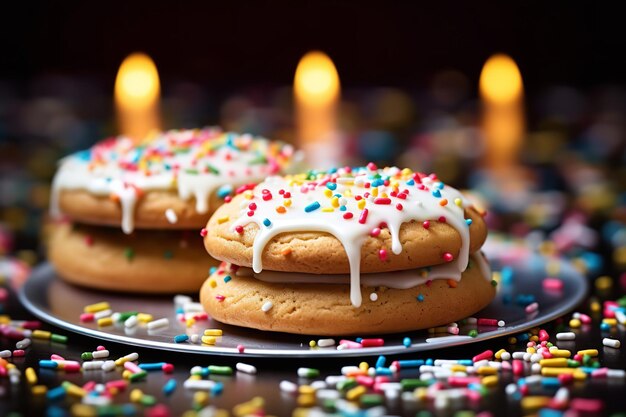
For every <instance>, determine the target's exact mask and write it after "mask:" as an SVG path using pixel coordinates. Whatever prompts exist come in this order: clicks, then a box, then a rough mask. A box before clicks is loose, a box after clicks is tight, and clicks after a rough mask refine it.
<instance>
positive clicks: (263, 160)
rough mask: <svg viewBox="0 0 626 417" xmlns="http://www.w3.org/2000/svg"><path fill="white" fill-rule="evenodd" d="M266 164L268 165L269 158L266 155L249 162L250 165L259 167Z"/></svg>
mask: <svg viewBox="0 0 626 417" xmlns="http://www.w3.org/2000/svg"><path fill="white" fill-rule="evenodd" d="M266 163H267V158H266V157H265V156H264V155H261V156H259V157H257V158H254V159H253V160H251V161H250V162H248V165H259V164H266Z"/></svg>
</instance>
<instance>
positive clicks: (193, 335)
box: [189, 333, 200, 343]
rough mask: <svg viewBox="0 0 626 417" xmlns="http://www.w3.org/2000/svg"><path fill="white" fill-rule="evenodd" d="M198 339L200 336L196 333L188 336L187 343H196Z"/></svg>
mask: <svg viewBox="0 0 626 417" xmlns="http://www.w3.org/2000/svg"><path fill="white" fill-rule="evenodd" d="M199 339H200V336H199V335H198V333H192V334H191V336H189V341H190V342H191V343H198V340H199Z"/></svg>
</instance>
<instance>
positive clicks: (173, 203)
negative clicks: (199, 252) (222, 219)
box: [51, 129, 294, 234]
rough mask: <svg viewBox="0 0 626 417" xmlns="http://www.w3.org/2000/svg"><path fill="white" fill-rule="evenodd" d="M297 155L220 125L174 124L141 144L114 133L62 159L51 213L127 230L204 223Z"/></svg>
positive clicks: (77, 220) (52, 198) (291, 149)
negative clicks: (198, 127) (186, 127)
mask: <svg viewBox="0 0 626 417" xmlns="http://www.w3.org/2000/svg"><path fill="white" fill-rule="evenodd" d="M293 159H294V150H293V148H292V147H291V146H290V145H286V144H283V143H280V142H273V141H269V140H267V139H263V138H254V137H252V136H250V135H237V134H234V133H224V132H222V131H220V130H217V129H202V130H172V131H169V132H164V133H161V134H159V135H158V136H156V137H155V138H150V139H146V140H145V141H144V142H142V143H140V144H136V143H134V142H133V141H132V140H131V139H129V138H126V137H117V138H110V139H107V140H104V141H102V142H100V143H98V144H96V145H94V146H93V147H92V148H90V149H88V150H85V151H82V152H78V153H75V154H73V155H70V156H68V157H66V158H64V159H63V160H62V161H61V162H60V166H59V169H58V171H57V173H56V175H55V177H54V180H53V182H52V197H51V213H52V215H53V216H54V217H58V216H59V215H61V214H63V215H65V216H67V217H69V218H70V219H71V220H73V221H75V222H80V223H88V224H98V225H114V226H121V227H122V230H123V231H124V232H125V233H127V234H128V233H131V232H132V231H133V229H134V228H135V227H137V228H140V229H190V228H191V229H198V228H201V227H202V226H204V225H205V224H206V221H207V220H208V218H209V216H210V214H211V213H212V212H213V211H214V210H215V208H216V207H217V206H218V205H219V204H221V203H222V202H223V201H229V200H230V198H231V197H232V196H233V195H235V194H236V193H237V192H242V191H243V190H245V189H247V188H249V187H251V186H252V185H251V184H253V183H255V182H258V181H261V180H262V179H264V178H265V177H267V176H268V175H275V174H278V173H281V172H283V170H284V169H286V168H287V167H289V166H290V165H291V164H292V162H293Z"/></svg>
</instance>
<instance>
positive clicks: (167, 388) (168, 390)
mask: <svg viewBox="0 0 626 417" xmlns="http://www.w3.org/2000/svg"><path fill="white" fill-rule="evenodd" d="M176 385H177V384H176V379H174V378H172V379H169V380H168V381H167V382H166V383H165V385H163V394H165V395H170V394H172V393H173V392H174V390H175V389H176Z"/></svg>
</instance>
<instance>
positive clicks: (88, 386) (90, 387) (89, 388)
mask: <svg viewBox="0 0 626 417" xmlns="http://www.w3.org/2000/svg"><path fill="white" fill-rule="evenodd" d="M95 387H96V381H87V382H85V384H84V385H83V389H84V390H85V391H87V392H90V391H93V389H94V388H95Z"/></svg>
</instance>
